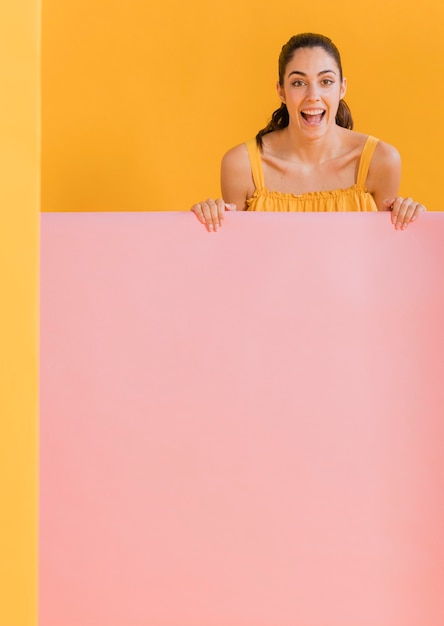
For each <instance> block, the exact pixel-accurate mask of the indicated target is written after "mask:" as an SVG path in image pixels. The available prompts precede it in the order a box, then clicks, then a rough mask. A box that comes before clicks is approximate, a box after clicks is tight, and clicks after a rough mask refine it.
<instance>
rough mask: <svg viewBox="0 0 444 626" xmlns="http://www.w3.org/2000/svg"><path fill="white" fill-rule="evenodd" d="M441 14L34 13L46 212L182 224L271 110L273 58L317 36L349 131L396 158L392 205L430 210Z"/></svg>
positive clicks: (253, 2) (276, 9) (383, 1)
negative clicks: (148, 215)
mask: <svg viewBox="0 0 444 626" xmlns="http://www.w3.org/2000/svg"><path fill="white" fill-rule="evenodd" d="M443 23H444V3H441V2H437V0H423V1H422V2H420V3H418V2H414V1H413V0H373V1H372V2H362V1H361V2H360V1H359V0H337V1H336V2H330V1H329V0H319V2H317V3H316V4H313V3H311V2H307V3H301V2H298V3H296V2H295V1H294V0H291V1H290V0H280V2H278V3H272V2H268V3H266V2H261V3H258V2H257V0H241V1H240V2H239V0H213V1H212V2H208V1H207V0H193V1H192V2H186V3H185V2H182V3H180V2H179V3H178V2H176V1H173V0H165V1H164V2H158V3H157V2H156V3H155V2H147V0H126V2H109V0H64V1H63V2H60V1H59V0H45V2H44V3H43V196H42V201H43V202H42V206H43V210H45V211H121V210H131V211H139V210H182V209H184V210H185V209H188V208H189V206H190V205H191V204H192V203H193V202H194V201H197V200H199V199H202V198H203V197H207V196H208V195H216V194H218V193H219V162H220V158H221V155H222V154H223V152H224V151H225V150H226V149H228V148H229V147H231V146H232V145H235V144H237V143H240V142H242V141H244V140H246V139H248V138H250V137H251V136H253V135H254V134H255V133H256V132H257V130H258V129H259V128H262V127H263V126H264V124H265V123H266V122H267V121H268V118H269V116H270V115H271V113H272V111H273V110H274V109H275V108H276V106H277V105H278V101H277V97H276V95H275V82H276V78H277V76H276V74H277V71H276V67H277V57H278V55H279V52H280V48H281V46H282V44H283V43H285V42H286V41H287V40H288V39H289V37H290V36H291V35H293V34H295V33H297V32H301V31H307V30H312V31H315V32H321V33H324V34H327V35H329V36H330V37H331V38H332V39H333V40H334V41H335V42H336V43H337V45H338V47H339V49H340V50H341V53H342V57H343V65H344V72H345V75H346V76H347V78H348V84H349V89H348V95H347V98H346V100H347V101H348V103H349V104H350V106H351V108H352V112H353V115H354V118H355V128H356V129H357V130H361V131H363V132H369V133H372V134H374V135H377V136H379V137H381V138H382V139H384V140H386V141H388V142H390V143H393V144H395V145H396V146H397V147H398V149H399V150H400V152H401V155H402V157H403V182H402V191H403V193H405V194H409V195H412V196H414V197H415V198H418V199H421V201H423V202H424V203H426V204H427V206H428V207H429V208H430V209H441V208H442V204H441V199H440V198H439V197H438V188H439V183H440V176H441V168H440V148H441V145H443V142H444V124H443V116H442V114H441V111H440V110H441V108H442V106H441V105H442V75H443V70H444V62H443V59H444V38H443V37H442V34H441V29H442V24H443Z"/></svg>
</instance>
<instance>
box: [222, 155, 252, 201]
mask: <svg viewBox="0 0 444 626" xmlns="http://www.w3.org/2000/svg"><path fill="white" fill-rule="evenodd" d="M221 187H222V194H223V197H224V199H225V200H226V201H227V202H231V203H234V204H236V205H237V207H238V209H240V210H241V209H244V208H245V207H246V201H247V199H248V198H250V197H251V196H252V195H253V193H254V183H253V177H252V173H251V165H250V158H249V156H248V149H247V145H246V144H245V143H241V144H239V145H237V146H234V148H230V150H228V152H226V153H225V154H224V156H223V157H222V163H221Z"/></svg>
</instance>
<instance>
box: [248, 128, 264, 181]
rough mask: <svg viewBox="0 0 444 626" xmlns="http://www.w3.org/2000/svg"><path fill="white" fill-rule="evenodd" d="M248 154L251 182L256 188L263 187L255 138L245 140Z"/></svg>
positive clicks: (262, 173)
mask: <svg viewBox="0 0 444 626" xmlns="http://www.w3.org/2000/svg"><path fill="white" fill-rule="evenodd" d="M246 146H247V150H248V156H249V158H250V166H251V173H252V174H253V182H254V186H255V187H256V189H263V188H264V186H265V185H264V172H263V170H262V161H261V153H260V150H259V146H258V145H257V143H256V139H250V140H249V141H247V142H246Z"/></svg>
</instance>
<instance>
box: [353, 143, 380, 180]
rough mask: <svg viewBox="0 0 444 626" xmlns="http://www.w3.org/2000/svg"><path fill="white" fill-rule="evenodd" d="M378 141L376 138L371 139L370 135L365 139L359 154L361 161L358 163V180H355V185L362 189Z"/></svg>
mask: <svg viewBox="0 0 444 626" xmlns="http://www.w3.org/2000/svg"><path fill="white" fill-rule="evenodd" d="M378 141H379V139H376V137H372V136H371V135H369V136H368V137H367V141H366V142H365V146H364V149H363V150H362V153H361V159H360V161H359V169H358V178H357V180H356V184H357V185H359V186H362V187H363V186H364V185H365V181H366V180H367V174H368V168H369V167H370V161H371V160H372V156H373V153H374V151H375V148H376V146H377V145H378Z"/></svg>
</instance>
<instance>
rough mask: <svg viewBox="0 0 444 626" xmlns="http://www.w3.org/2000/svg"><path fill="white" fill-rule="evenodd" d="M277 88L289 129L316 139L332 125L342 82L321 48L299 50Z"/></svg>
mask: <svg viewBox="0 0 444 626" xmlns="http://www.w3.org/2000/svg"><path fill="white" fill-rule="evenodd" d="M277 89H278V94H279V97H280V98H281V100H282V101H283V102H285V104H286V105H287V109H288V113H289V117H290V126H293V127H296V128H298V129H299V130H301V131H302V132H304V133H307V134H309V135H310V136H318V135H321V134H323V132H325V130H327V129H328V128H329V127H331V126H332V125H334V124H336V121H335V119H336V113H337V110H338V105H339V100H340V99H341V98H342V97H343V96H344V94H345V89H346V81H345V79H343V80H341V76H340V72H339V68H338V66H337V64H336V61H335V60H334V58H333V57H332V56H330V55H329V54H328V53H327V52H326V51H325V50H324V49H323V48H320V47H316V48H299V49H298V50H296V52H295V53H294V55H293V58H292V59H291V61H290V62H289V63H288V64H287V67H286V68H285V74H284V82H283V86H281V85H280V84H279V83H278V85H277Z"/></svg>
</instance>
